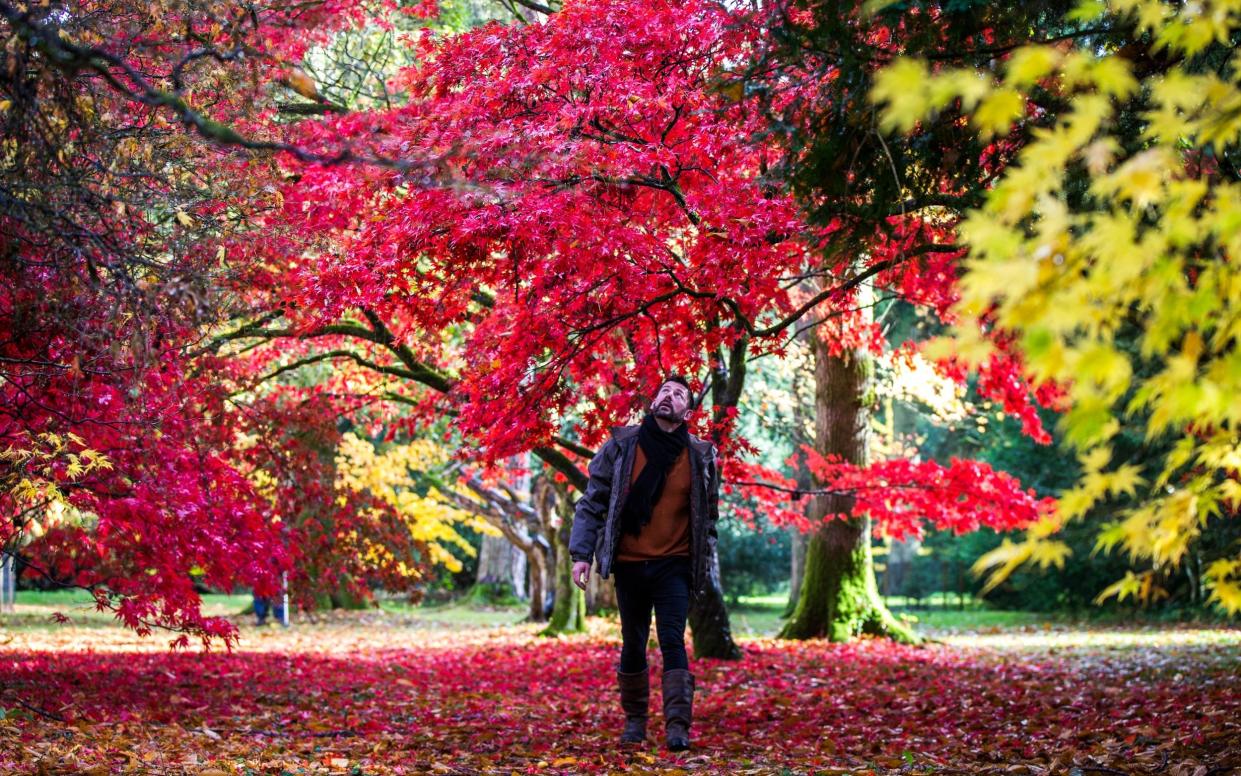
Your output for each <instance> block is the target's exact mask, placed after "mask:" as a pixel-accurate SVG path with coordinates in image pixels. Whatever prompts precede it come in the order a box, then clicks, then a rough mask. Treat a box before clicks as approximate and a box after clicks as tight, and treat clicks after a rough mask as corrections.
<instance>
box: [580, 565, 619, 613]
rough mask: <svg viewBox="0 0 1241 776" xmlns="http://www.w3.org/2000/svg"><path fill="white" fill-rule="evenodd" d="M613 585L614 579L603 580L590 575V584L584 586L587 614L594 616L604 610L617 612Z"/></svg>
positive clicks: (597, 576)
mask: <svg viewBox="0 0 1241 776" xmlns="http://www.w3.org/2000/svg"><path fill="white" fill-rule="evenodd" d="M614 583H615V580H614V579H608V580H604V579H603V578H602V577H600V576H599V575H598V574H591V575H590V582H589V583H587V585H586V613H587V614H589V615H592V616H594V615H597V614H599V612H600V611H602V610H604V609H610V610H612V611H614V612H615V611H617V610H618V608H619V607H618V605H617V603H616V585H615V584H614Z"/></svg>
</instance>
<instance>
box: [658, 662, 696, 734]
mask: <svg viewBox="0 0 1241 776" xmlns="http://www.w3.org/2000/svg"><path fill="white" fill-rule="evenodd" d="M663 690H664V734H665V736H666V737H667V743H668V748H669V749H670V750H672V751H674V752H681V751H684V750H686V749H689V726H690V724H691V723H692V722H693V721H694V675H693V674H691V673H690V672H689V669H688V668H672V669H669V670H667V671H664V681H663Z"/></svg>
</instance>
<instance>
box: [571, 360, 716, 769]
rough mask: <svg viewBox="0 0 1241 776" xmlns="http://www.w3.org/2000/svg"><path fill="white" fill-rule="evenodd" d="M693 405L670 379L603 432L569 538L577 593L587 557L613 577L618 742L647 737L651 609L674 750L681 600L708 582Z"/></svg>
mask: <svg viewBox="0 0 1241 776" xmlns="http://www.w3.org/2000/svg"><path fill="white" fill-rule="evenodd" d="M693 409H694V396H693V393H692V392H691V391H690V388H689V383H687V382H686V381H685V379H684V378H682V377H678V376H671V377H668V378H667V379H665V380H664V382H663V383H662V384H661V385H660V386H659V390H658V392H657V393H656V394H655V398H654V400H653V401H652V402H651V405H650V412H649V413H648V414H647V415H646V417H645V418H643V420H642V423H641V424H640V425H638V426H625V427H622V428H617V429H613V430H612V438H611V439H609V440H608V441H607V442H606V443H604V445H603V447H601V448H600V449H599V452H597V453H596V454H595V457H594V458H593V459H591V462H590V467H589V473H590V482H589V483H588V485H587V487H586V493H585V494H584V495H583V496H582V498H581V499H580V500H579V501H578V502H577V509H576V512H575V513H574V515H573V533H572V534H571V535H570V537H569V555H570V556H571V557H572V558H573V560H574V561H575V562H574V564H573V581H574V583H575V584H576V585H577V586H578V587H580V588H582V589H585V588H586V581H587V579H588V578H589V575H590V566H591V560H592V558H593V559H595V560H597V561H598V564H599V576H600V577H601V578H603V579H607V578H608V574H609V573H611V572H613V571H615V573H616V576H615V581H616V601H617V604H618V607H619V609H620V619H621V635H622V642H623V643H622V646H621V655H620V662H619V665H618V666H617V670H616V679H617V685H618V687H619V690H620V703H621V708H622V709H623V711H624V713H625V729H624V732H623V733H622V734H621V741H622V742H627V743H641V742H643V741H645V740H646V722H647V706H648V702H649V698H650V678H649V666H648V665H647V662H646V642H647V639H648V638H649V637H650V633H651V609H652V607H654V610H655V625H656V632H657V634H658V636H659V651H660V653H661V654H662V656H663V696H664V731H665V739H666V743H667V746H668V748H669V749H671V750H673V751H681V750H684V749H688V748H689V728H690V723H691V722H692V719H693V700H694V676H693V674H691V673H690V670H689V658H688V656H687V655H686V652H685V620H686V617H687V615H688V613H689V603H690V598H691V597H694V598H697V597H698V596H701V595H703V594H704V593H705V591H706V586H707V585H708V584H709V583H710V579H709V576H708V574H709V570H710V566H709V564H710V561H711V558H712V556H713V554H714V552H715V543H716V529H715V523H716V520H717V519H718V518H719V489H720V481H719V475H718V473H717V467H716V456H715V454H716V450H715V446H714V445H712V444H711V443H710V442H707V441H704V440H701V439H698V438H696V437H693V436H690V434H689V429H688V427H687V426H686V419H687V418H689V416H690V414H691V413H692V412H693Z"/></svg>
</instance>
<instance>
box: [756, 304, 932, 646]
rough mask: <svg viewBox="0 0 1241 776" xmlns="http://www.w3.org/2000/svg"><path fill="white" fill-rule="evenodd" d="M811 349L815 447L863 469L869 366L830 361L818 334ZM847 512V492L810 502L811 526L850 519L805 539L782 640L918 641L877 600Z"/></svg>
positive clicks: (857, 529) (863, 524)
mask: <svg viewBox="0 0 1241 776" xmlns="http://www.w3.org/2000/svg"><path fill="white" fill-rule="evenodd" d="M868 297H869V294H859V300H858V303H859V305H868V304H869V298H868ZM810 346H811V351H812V353H813V354H814V377H815V391H814V395H815V448H816V449H817V450H818V451H819V453H821V454H822V455H824V456H831V455H836V456H839V457H840V459H841V460H843V461H846V462H849V463H855V464H859V465H865V464H866V463H868V462H869V455H870V444H869V442H870V440H869V428H870V423H869V420H870V418H869V413H870V408H871V406H872V405H873V403H874V401H873V395H872V388H871V373H872V370H873V363H872V361H871V359H870V358H869V356H868V355H867V354H866V353H865V352H864V351H854V352H848V351H846V352H845V353H843V354H841V355H839V356H834V355H832V353H831V352H830V351H829V350H828V347H827V345H826V344H825V343H824V342H823V341H822V339H820V338H819V337H817V336H814V337H811V338H810ZM817 485H818V486H819V487H821V486H822V484H821V483H817ZM853 507H854V498H853V496H852V495H851V494H845V493H834V494H819V495H816V496H815V497H814V498H813V500H812V501H811V504H810V515H809V517H810V518H811V519H812V520H818V519H820V518H822V517H823V516H824V515H827V514H848V515H850V517H849V518H848V519H839V518H837V519H833V520H832V521H830V522H829V523H827V524H825V525H823V526H822V527H821V528H819V529H818V530H817V531H815V533H813V534H812V535H811V536H810V537H809V540H808V542H807V544H806V555H805V558H804V560H803V570H802V579H801V586H800V590H799V594H798V598H797V604H796V606H795V607H794V609H793V613H792V616H791V617H790V618H789V620H788V622H786V623H785V624H784V627H783V628H782V629H781V631H780V634H779V635H780V638H786V639H809V638H820V637H827V638H829V639H831V640H833V641H846V640H848V639H851V638H853V637H854V636H857V635H858V634H860V633H871V634H876V635H883V636H889V637H891V638H894V639H897V640H900V641H915V640H916V637H915V636H914V634H913V632H912V631H911V630H910V629H909V628H907V627H905V626H904V625H902V624H901V623H899V622H897V620H896V619H895V618H894V617H893V616H892V614H891V612H889V611H888V608H887V606H886V605H885V604H884V602H883V598H882V597H881V596H880V595H879V587H878V585H877V584H876V582H875V565H874V559H873V558H872V556H871V551H870V531H871V523H870V518H869V517H867V516H865V515H857V514H854V510H853Z"/></svg>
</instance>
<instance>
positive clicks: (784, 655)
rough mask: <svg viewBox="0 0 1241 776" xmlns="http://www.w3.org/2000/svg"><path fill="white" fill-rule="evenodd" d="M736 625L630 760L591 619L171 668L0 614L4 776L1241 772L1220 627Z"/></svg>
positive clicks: (352, 621)
mask: <svg viewBox="0 0 1241 776" xmlns="http://www.w3.org/2000/svg"><path fill="white" fill-rule="evenodd" d="M27 600H29V597H27ZM247 602H248V601H246V600H245V599H242V598H234V599H228V598H225V597H219V598H217V599H212V600H209V601H208V603H207V608H208V609H214V610H216V611H217V613H227V612H229V611H233V612H235V611H238V610H239V609H240V608H241V607H242V606H244V604H245V603H247ZM750 609H754V611H749V610H748V609H747V608H744V607H743V608H740V609H738V610H737V612H736V613H735V614H734V618H733V619H734V625H735V627H736V632H737V636H738V640H739V642H740V644H741V646H742V649H743V651H744V653H745V656H744V659H743V660H740V661H719V660H710V659H691V668H692V669H693V671H694V673H695V676H696V679H697V684H698V692H697V694H696V696H695V701H694V703H695V707H694V714H695V719H694V729H693V739H694V744H695V746H694V748H693V749H692V750H691V751H689V752H685V753H679V754H672V753H669V752H666V751H664V750H662V749H661V747H660V743H661V738H662V736H661V735H660V733H661V730H662V717H661V715H660V713H659V708H660V697H659V686H658V685H659V683H658V680H656V681H655V682H654V683H653V684H654V686H653V688H652V698H651V701H652V704H651V705H652V718H651V730H650V736H649V739H648V743H647V744H646V745H645V746H642V747H635V748H628V749H622V748H620V747H619V746H618V745H617V744H616V743H615V740H616V737H617V735H618V732H619V728H620V724H621V716H620V712H619V709H618V706H617V702H616V692H615V677H614V673H613V672H614V666H615V660H616V656H617V654H618V650H619V644H620V636H619V630H618V627H617V624H616V622H615V621H614V620H611V619H608V618H603V617H599V618H595V617H592V618H589V619H588V625H589V632H588V633H585V634H581V635H573V636H565V637H561V638H554V639H548V638H542V637H539V636H537V635H536V633H537V630H538V629H539V627H540V626H538V625H532V624H526V623H520V622H516V620H518V619H519V618H520V616H521V612H520V610H517V609H504V608H497V609H494V610H490V611H479V610H465V609H463V608H461V607H453V606H446V607H436V608H431V607H421V608H411V607H402V606H398V605H389V606H386V607H385V609H383V610H374V611H363V612H344V613H336V614H331V615H328V616H324V617H320V618H318V621H317V622H297V623H295V624H294V625H293V626H292V627H290V628H288V629H284V628H280V627H274V626H268V627H266V628H258V627H256V626H254V625H253V624H251V622H250V618H245V617H240V616H237V617H236V621H237V622H238V624H239V626H240V629H241V638H240V643H239V645H238V646H237V647H236V648H235V649H234V650H233V651H232V652H231V653H226V652H222V651H220V650H218V649H217V650H213V651H210V652H205V651H202V650H198V649H193V650H189V651H181V652H170V651H169V650H168V639H167V638H161V637H159V636H155V637H151V638H145V639H143V638H140V637H138V636H136V635H134V634H133V633H131V632H128V631H125V630H122V629H121V628H119V627H116V626H115V625H112V624H110V623H109V622H108V621H107V618H106V617H105V616H103V615H99V614H95V613H87V612H85V611H80V610H78V609H77V608H76V605H74V604H73V603H72V601H71V600H69V599H66V600H59V599H55V598H50V599H49V598H45V599H41V600H40V599H36V601H35V602H34V603H29V602H28V603H25V604H19V610H18V613H17V614H16V615H5V616H3V617H0V773H11V772H16V773H40V774H59V773H85V774H106V773H142V774H202V775H204V776H206V775H208V774H247V773H252V774H301V773H324V774H327V773H341V774H344V773H349V774H387V773H430V774H475V773H499V774H511V773H540V774H552V773H614V772H628V773H663V774H675V773H727V774H812V773H813V774H841V773H857V774H863V773H882V774H889V773H902V774H931V773H944V774H947V773H988V774H1001V773H1002V774H1065V776H1093V775H1096V774H1171V775H1172V776H1215V775H1216V774H1229V773H1241V629H1237V628H1229V627H1224V626H1220V625H1209V624H1208V625H1189V624H1181V625H1165V626H1159V627H1152V626H1149V625H1144V626H1124V625H1109V626H1106V627H1100V626H1082V625H1080V624H1074V623H1066V622H1058V621H1054V620H1046V619H1045V618H1039V617H1037V616H1023V615H1012V614H1006V613H985V612H983V613H977V614H976V615H975V616H973V617H970V616H966V615H960V614H952V613H945V614H944V615H941V616H939V617H938V618H937V617H936V616H935V614H934V613H932V614H931V616H928V617H924V625H925V628H924V632H925V633H927V634H928V635H930V636H931V637H932V638H933V639H934V641H932V642H931V643H929V644H927V645H926V646H922V647H902V646H897V645H894V644H891V643H889V642H885V641H876V640H865V641H860V642H856V643H853V644H845V645H842V644H831V643H827V642H824V641H807V642H782V641H777V640H774V639H772V638H770V637H769V635H765V634H764V633H760V632H755V631H754V630H753V628H752V627H751V626H752V625H753V624H754V623H759V624H760V626H761V628H762V629H763V630H767V629H768V628H769V627H770V625H771V623H772V622H774V621H775V618H776V616H777V615H776V614H775V613H773V612H763V611H760V610H758V609H757V608H755V607H750ZM53 611H63V612H64V613H65V614H66V615H68V616H69V617H70V623H69V624H53V623H52V622H51V621H50V616H51V613H52V612H53ZM747 612H749V613H748V614H747ZM1000 615H1004V616H1000ZM764 618H768V619H764ZM742 620H745V621H747V622H749V623H751V626H747V625H745V624H743V623H742V622H741V621H742ZM690 638H691V640H692V634H691V636H690ZM650 658H651V666H652V671H653V675H655V676H658V673H657V672H658V671H659V670H660V658H659V651H658V649H656V648H655V647H654V645H652V648H651V650H650Z"/></svg>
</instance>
